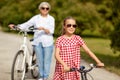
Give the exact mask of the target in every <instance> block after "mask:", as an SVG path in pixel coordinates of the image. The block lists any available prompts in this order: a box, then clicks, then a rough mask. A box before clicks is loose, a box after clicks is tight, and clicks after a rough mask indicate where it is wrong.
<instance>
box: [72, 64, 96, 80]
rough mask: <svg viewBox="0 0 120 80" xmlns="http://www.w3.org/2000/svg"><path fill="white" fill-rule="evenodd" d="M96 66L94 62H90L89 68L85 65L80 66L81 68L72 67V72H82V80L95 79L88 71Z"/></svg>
mask: <svg viewBox="0 0 120 80" xmlns="http://www.w3.org/2000/svg"><path fill="white" fill-rule="evenodd" d="M95 67H96V66H95V65H94V64H90V68H89V69H85V66H80V68H79V69H78V68H70V72H72V71H78V72H79V73H80V74H81V80H94V78H93V77H92V76H91V75H90V74H89V73H88V72H90V71H91V70H92V69H93V68H95Z"/></svg>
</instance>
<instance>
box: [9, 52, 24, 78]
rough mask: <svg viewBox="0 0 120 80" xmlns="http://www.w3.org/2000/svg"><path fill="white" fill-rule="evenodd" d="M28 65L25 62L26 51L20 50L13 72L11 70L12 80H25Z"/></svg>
mask: <svg viewBox="0 0 120 80" xmlns="http://www.w3.org/2000/svg"><path fill="white" fill-rule="evenodd" d="M25 68H26V64H25V60H24V51H23V50H19V51H18V52H17V54H16V55H15V57H14V60H13V64H12V70H11V80H24V79H25V71H26V69H25Z"/></svg>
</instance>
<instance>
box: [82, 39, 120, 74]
mask: <svg viewBox="0 0 120 80" xmlns="http://www.w3.org/2000/svg"><path fill="white" fill-rule="evenodd" d="M84 40H85V42H86V44H87V46H88V47H89V48H90V50H91V51H92V52H94V53H95V55H96V56H97V57H98V58H99V59H100V60H101V61H102V62H103V63H104V64H105V68H106V69H107V70H108V71H110V72H114V73H116V74H118V75H120V52H118V53H116V54H114V53H113V52H112V50H111V48H110V40H109V39H100V38H84ZM81 57H82V58H83V59H85V60H86V61H88V62H90V63H91V62H93V63H94V61H93V60H92V59H91V58H90V57H89V56H88V55H86V54H85V52H84V51H83V50H81Z"/></svg>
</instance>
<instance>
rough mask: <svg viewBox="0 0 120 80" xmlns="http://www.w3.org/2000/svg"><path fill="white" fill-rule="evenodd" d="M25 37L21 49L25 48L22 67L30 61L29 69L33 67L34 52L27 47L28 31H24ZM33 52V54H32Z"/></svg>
mask: <svg viewBox="0 0 120 80" xmlns="http://www.w3.org/2000/svg"><path fill="white" fill-rule="evenodd" d="M23 36H24V38H23V44H22V45H21V47H20V50H24V58H23V61H24V62H23V64H22V69H23V68H24V63H25V61H26V63H28V67H29V69H31V66H32V55H31V54H32V53H31V52H30V50H29V49H28V47H27V31H24V35H23ZM30 53H31V54H30Z"/></svg>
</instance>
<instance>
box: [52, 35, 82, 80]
mask: <svg viewBox="0 0 120 80" xmlns="http://www.w3.org/2000/svg"><path fill="white" fill-rule="evenodd" d="M83 43H84V41H83V40H82V39H81V37H80V36H77V35H73V36H72V38H70V39H68V38H66V37H65V36H64V35H63V36H60V37H59V38H58V39H57V40H56V48H59V49H60V53H59V54H60V57H61V59H62V60H63V61H64V62H65V63H66V64H67V65H68V66H70V67H77V68H79V67H80V46H81V45H82V44H83ZM62 70H63V66H62V65H61V64H60V63H59V62H58V61H56V67H55V73H54V79H53V80H80V75H79V73H78V72H65V73H63V72H62Z"/></svg>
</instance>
